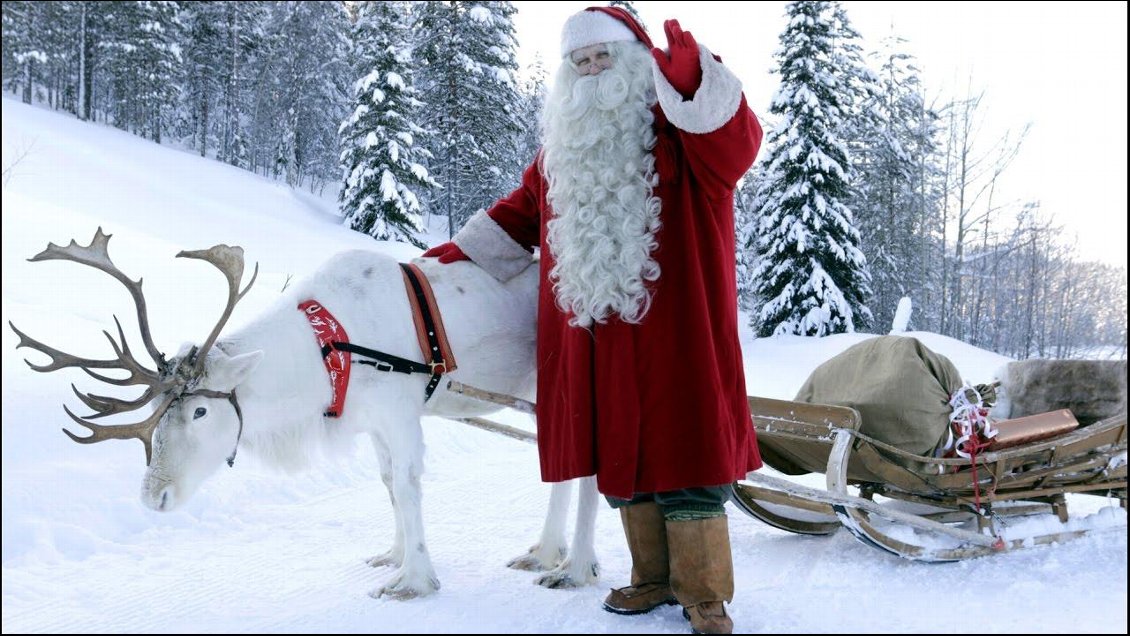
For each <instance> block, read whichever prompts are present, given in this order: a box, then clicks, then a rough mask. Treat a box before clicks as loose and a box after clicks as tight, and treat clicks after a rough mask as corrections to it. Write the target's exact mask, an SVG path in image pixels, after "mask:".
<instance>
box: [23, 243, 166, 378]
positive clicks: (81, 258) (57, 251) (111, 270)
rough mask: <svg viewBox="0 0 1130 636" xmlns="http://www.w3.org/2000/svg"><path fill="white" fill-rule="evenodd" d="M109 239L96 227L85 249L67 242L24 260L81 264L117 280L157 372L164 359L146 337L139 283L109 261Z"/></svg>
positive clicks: (146, 317)
mask: <svg viewBox="0 0 1130 636" xmlns="http://www.w3.org/2000/svg"><path fill="white" fill-rule="evenodd" d="M111 236H113V234H103V233H102V228H101V227H99V228H98V230H97V231H95V233H94V240H92V241H91V242H90V245H87V246H86V247H83V246H81V245H79V244H78V243H75V241H74V239H71V244H70V245H68V246H66V247H59V246H58V245H55V244H54V243H48V244H47V249H45V250H43V251H42V252H40V253H38V254H36V255H35V256H33V257H31V258H29V259H27V260H29V261H33V262H34V261H48V260H62V261H74V262H76V263H82V264H83V265H89V266H91V267H93V268H94V269H100V270H102V271H104V272H106V273H107V274H109V275H111V276H113V277H114V278H116V279H118V281H119V282H120V283H121V284H123V285H125V286H126V289H127V290H129V294H130V296H132V297H133V304H134V305H135V306H136V307H137V325H138V327H140V329H141V339H142V341H144V342H145V348H146V349H147V350H148V351H149V355H150V356H153V360H154V361H156V362H157V367H158V368H160V367H161V366H162V365H163V364H164V362H165V355H164V354H163V353H161V352H160V351H158V350H157V347H156V346H155V345H154V344H153V336H152V335H150V333H149V316H148V315H147V312H146V308H145V296H144V295H142V293H141V281H140V280H139V281H137V282H136V283H135V282H134V281H132V280H130V279H129V277H128V276H126V275H125V274H123V273H122V271H121V270H120V269H118V268H117V267H116V266H115V265H114V263H113V262H112V261H111V260H110V254H109V253H108V252H107V251H106V246H107V245H108V244H109V242H110V237H111Z"/></svg>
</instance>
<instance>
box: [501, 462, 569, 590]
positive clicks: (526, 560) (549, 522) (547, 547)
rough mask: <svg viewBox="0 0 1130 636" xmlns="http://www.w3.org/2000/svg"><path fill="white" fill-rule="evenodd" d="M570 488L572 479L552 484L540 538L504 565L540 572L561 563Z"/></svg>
mask: <svg viewBox="0 0 1130 636" xmlns="http://www.w3.org/2000/svg"><path fill="white" fill-rule="evenodd" d="M572 490H573V482H572V481H561V482H556V483H554V484H553V487H552V489H551V490H550V491H549V512H548V513H547V514H546V516H545V525H544V526H543V527H542V530H541V540H539V541H538V542H537V543H536V544H534V546H533V547H532V548H530V549H529V551H528V552H526V553H525V554H523V555H521V556H518V557H514V558H513V559H510V561H508V562H507V563H506V567H508V568H514V569H515V570H533V571H537V572H541V571H544V570H548V569H550V568H553V567H556V566H557V565H558V564H559V563H561V561H562V559H564V558H565V555H566V549H565V521H566V519H567V517H568V516H569V495H570V493H571V492H572Z"/></svg>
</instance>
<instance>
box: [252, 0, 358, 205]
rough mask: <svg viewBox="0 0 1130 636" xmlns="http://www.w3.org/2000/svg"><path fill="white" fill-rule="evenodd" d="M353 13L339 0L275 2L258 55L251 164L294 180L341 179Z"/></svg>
mask: <svg viewBox="0 0 1130 636" xmlns="http://www.w3.org/2000/svg"><path fill="white" fill-rule="evenodd" d="M349 26H350V25H349V17H348V14H347V13H346V10H345V6H344V4H343V3H341V2H313V1H309V0H304V1H300V2H280V3H276V4H273V5H271V11H270V17H269V22H268V25H267V28H266V29H265V37H264V44H265V51H264V52H263V54H262V55H260V56H258V57H257V68H256V69H255V70H256V73H257V77H258V83H257V85H256V93H257V94H256V108H255V123H254V126H255V140H254V146H255V157H254V163H253V165H254V166H255V167H256V168H258V169H262V170H263V171H264V172H265V173H266V174H269V175H271V176H273V177H279V176H282V177H284V178H285V179H286V182H287V183H289V184H291V185H293V186H297V185H300V184H302V183H304V182H307V181H308V182H309V185H310V187H311V188H312V189H318V188H320V187H321V186H323V185H324V184H325V183H327V182H330V181H332V182H337V180H338V179H339V178H340V173H339V170H338V168H339V161H338V154H339V152H338V150H339V148H338V134H337V129H338V126H339V125H340V124H341V121H342V120H343V119H344V118H345V113H346V109H347V108H348V103H349V99H350V91H349V86H350V83H351V80H350V77H349V76H350V75H351V70H350V68H349V65H348V59H349Z"/></svg>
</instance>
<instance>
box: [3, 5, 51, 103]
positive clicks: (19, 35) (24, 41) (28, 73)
mask: <svg viewBox="0 0 1130 636" xmlns="http://www.w3.org/2000/svg"><path fill="white" fill-rule="evenodd" d="M0 6H2V8H3V23H4V77H5V78H7V80H8V81H7V89H8V90H11V91H16V90H17V87H18V90H19V93H20V98H21V99H22V100H23V102H24V103H25V104H30V103H31V101H32V91H33V90H34V87H35V85H36V83H37V82H38V81H39V78H40V76H41V75H42V74H43V66H44V65H46V63H47V51H46V42H45V41H44V40H45V37H44V32H45V25H44V22H45V20H44V14H45V13H46V10H47V7H46V3H40V2H30V1H27V0H15V1H12V2H4V3H3V4H2V5H0Z"/></svg>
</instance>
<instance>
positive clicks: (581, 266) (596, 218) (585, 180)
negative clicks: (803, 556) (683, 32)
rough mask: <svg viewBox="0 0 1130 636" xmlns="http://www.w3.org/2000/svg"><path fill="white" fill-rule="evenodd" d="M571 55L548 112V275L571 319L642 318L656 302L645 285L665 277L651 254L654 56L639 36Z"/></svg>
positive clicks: (654, 227)
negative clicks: (550, 215)
mask: <svg viewBox="0 0 1130 636" xmlns="http://www.w3.org/2000/svg"><path fill="white" fill-rule="evenodd" d="M602 51H603V52H606V53H607V57H602V56H601V52H602ZM573 54H574V55H571V56H567V57H566V58H565V59H564V60H562V65H561V68H560V69H559V70H558V73H557V76H556V78H555V82H554V85H553V88H552V90H551V92H550V94H549V95H548V96H547V97H546V105H545V110H544V112H543V116H542V148H543V154H542V173H543V174H544V175H545V178H546V181H547V182H548V184H549V191H548V194H547V198H548V200H549V204H550V206H551V207H552V208H553V218H552V219H550V221H549V222H548V224H547V231H548V236H547V240H548V243H549V247H550V251H551V252H552V255H553V258H554V266H553V268H552V269H551V270H550V274H549V277H550V281H551V282H552V283H553V289H554V293H555V294H556V298H557V303H558V306H559V307H560V308H561V309H562V311H565V312H568V313H570V314H572V323H573V324H575V325H579V326H584V327H588V326H590V325H592V324H593V322H604V321H605V320H606V319H608V318H610V317H612V316H615V317H618V318H619V319H620V320H623V321H625V322H639V321H640V320H641V319H642V318H643V315H644V314H645V313H647V309H648V306H649V305H650V302H651V294H650V290H649V288H648V287H647V285H648V283H650V282H652V281H655V280H656V279H658V278H659V265H658V264H657V263H656V262H655V260H654V259H653V258H652V257H651V253H652V251H654V249H655V247H656V245H657V243H656V240H655V234H656V232H657V231H658V229H659V199H657V198H656V197H654V196H652V188H653V187H654V186H655V183H656V175H655V158H654V156H653V155H652V154H651V149H652V148H653V147H654V146H655V131H654V130H653V129H652V125H653V123H654V115H653V114H652V112H651V106H652V105H653V104H654V103H655V85H654V80H653V78H652V70H651V66H652V60H651V55H650V53H649V52H648V50H647V49H646V48H645V47H643V46H642V45H640V44H638V43H634V42H631V43H629V42H611V43H607V44H597V45H594V46H592V47H586V48H584V49H578V50H577V51H574V52H573ZM582 67H583V69H582ZM582 70H583V71H584V72H582Z"/></svg>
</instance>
